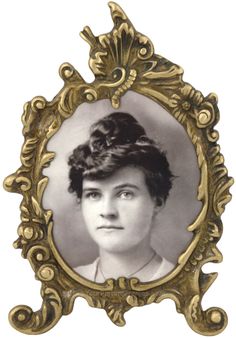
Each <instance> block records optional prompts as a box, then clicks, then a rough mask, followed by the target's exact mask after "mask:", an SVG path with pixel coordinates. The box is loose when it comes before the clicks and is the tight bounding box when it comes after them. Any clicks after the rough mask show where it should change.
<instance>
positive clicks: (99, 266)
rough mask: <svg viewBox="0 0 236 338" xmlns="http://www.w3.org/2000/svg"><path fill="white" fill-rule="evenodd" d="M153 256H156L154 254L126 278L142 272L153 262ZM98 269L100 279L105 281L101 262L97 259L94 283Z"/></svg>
mask: <svg viewBox="0 0 236 338" xmlns="http://www.w3.org/2000/svg"><path fill="white" fill-rule="evenodd" d="M155 256H156V253H155V252H154V254H153V255H152V257H151V258H150V259H149V260H148V261H147V262H146V263H145V264H144V265H142V266H141V267H140V268H138V270H136V271H134V272H132V273H131V274H129V275H127V276H126V277H127V278H129V277H132V276H133V275H135V274H136V273H138V272H140V271H141V270H143V269H144V268H145V267H146V266H147V265H148V264H150V263H151V261H152V260H153V258H154V257H155ZM98 269H99V271H100V272H101V274H102V277H103V278H104V280H106V279H107V277H106V276H105V274H104V272H103V271H102V267H101V260H100V258H99V261H98V264H97V269H96V274H95V281H96V277H97V272H98Z"/></svg>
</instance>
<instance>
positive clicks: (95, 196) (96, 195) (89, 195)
mask: <svg viewBox="0 0 236 338" xmlns="http://www.w3.org/2000/svg"><path fill="white" fill-rule="evenodd" d="M100 196H101V194H100V193H99V192H89V193H87V194H86V195H85V198H87V199H90V200H92V201H97V200H99V198H100Z"/></svg>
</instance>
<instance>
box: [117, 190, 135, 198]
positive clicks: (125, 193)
mask: <svg viewBox="0 0 236 338" xmlns="http://www.w3.org/2000/svg"><path fill="white" fill-rule="evenodd" d="M119 197H120V198H122V199H124V200H131V199H132V198H133V197H134V193H133V192H131V191H122V192H120V194H119Z"/></svg>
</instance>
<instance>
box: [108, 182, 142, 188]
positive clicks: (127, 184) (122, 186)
mask: <svg viewBox="0 0 236 338" xmlns="http://www.w3.org/2000/svg"><path fill="white" fill-rule="evenodd" d="M121 188H134V189H137V190H140V189H139V187H138V186H137V185H135V184H132V183H123V184H119V185H117V186H115V187H114V189H121Z"/></svg>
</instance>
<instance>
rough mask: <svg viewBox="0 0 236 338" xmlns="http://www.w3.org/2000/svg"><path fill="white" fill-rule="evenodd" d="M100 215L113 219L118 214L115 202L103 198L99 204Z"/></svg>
mask: <svg viewBox="0 0 236 338" xmlns="http://www.w3.org/2000/svg"><path fill="white" fill-rule="evenodd" d="M100 216H101V217H103V218H108V219H114V218H116V217H117V216H118V211H117V208H116V206H115V203H114V202H112V201H111V200H110V199H105V200H104V201H103V203H102V205H101V212H100Z"/></svg>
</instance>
